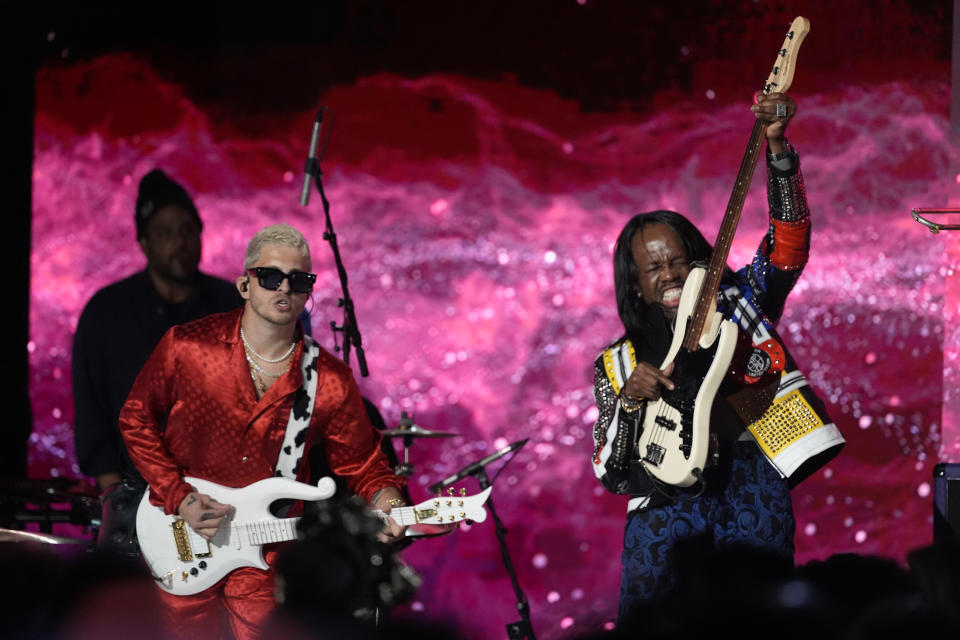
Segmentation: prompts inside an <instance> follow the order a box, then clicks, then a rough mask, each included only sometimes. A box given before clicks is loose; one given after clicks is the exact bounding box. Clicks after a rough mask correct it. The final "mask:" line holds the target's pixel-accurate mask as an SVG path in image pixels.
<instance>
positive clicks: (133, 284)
mask: <svg viewBox="0 0 960 640" xmlns="http://www.w3.org/2000/svg"><path fill="white" fill-rule="evenodd" d="M134 223H135V226H136V231H137V243H138V244H139V245H140V249H141V250H142V251H143V254H144V256H145V257H146V261H147V264H146V267H145V268H144V270H143V271H140V272H138V273H135V274H133V275H131V276H129V277H127V278H125V279H123V280H120V281H119V282H115V283H113V284H110V285H107V286H106V287H104V288H103V289H101V290H99V291H97V292H96V293H95V294H94V295H93V297H92V298H91V299H90V301H89V302H88V303H87V305H86V306H85V307H84V309H83V312H82V313H81V315H80V320H79V322H78V323H77V332H76V335H75V337H74V341H73V401H74V414H75V418H74V442H75V445H76V450H77V462H78V463H79V466H80V470H81V471H82V472H83V473H84V474H86V475H88V476H92V477H94V478H96V480H97V486H98V487H99V488H100V490H101V491H103V495H102V498H101V502H102V504H103V515H102V524H101V528H100V532H99V535H98V544H99V546H100V547H101V548H102V549H107V550H112V551H117V552H121V553H127V554H132V555H135V554H136V553H138V549H137V546H136V542H135V539H134V533H135V518H136V511H137V505H138V503H139V501H140V496H141V495H142V493H143V489H144V486H145V482H144V481H143V479H142V478H141V477H140V474H139V473H138V472H137V470H136V468H135V467H134V465H133V464H132V463H131V462H130V458H129V456H128V454H127V450H126V447H125V446H124V444H123V440H122V439H121V437H120V430H119V427H118V423H117V419H118V417H119V415H120V408H121V407H122V406H123V403H124V401H125V400H126V398H127V394H128V393H129V392H130V387H131V386H132V385H133V381H134V379H135V378H136V377H137V374H138V373H139V372H140V369H141V368H142V367H143V364H144V363H145V362H146V361H147V358H148V357H149V356H150V353H151V352H152V351H153V349H154V347H155V346H156V344H157V343H158V342H159V341H160V338H161V337H162V336H163V334H164V333H165V332H166V331H167V329H169V328H170V327H172V326H174V325H178V324H182V323H184V322H188V321H190V320H195V319H197V318H201V317H203V316H206V315H209V314H211V313H218V312H222V311H229V310H231V309H234V308H236V307H238V306H239V305H240V303H241V302H242V300H241V298H240V296H239V294H238V293H237V290H236V287H234V285H233V283H231V282H228V281H226V280H223V279H221V278H216V277H213V276H209V275H206V274H204V273H201V272H200V271H199V268H198V267H199V264H200V253H201V242H200V232H201V230H202V228H203V223H202V222H201V220H200V215H199V213H198V212H197V208H196V206H195V205H194V203H193V200H191V198H190V196H189V195H188V194H187V192H186V191H185V190H184V189H183V187H182V186H180V185H179V184H178V183H176V182H175V181H173V180H172V179H171V178H170V177H169V176H168V175H167V174H166V173H164V172H163V171H161V170H160V169H154V170H153V171H151V172H149V173H148V174H146V175H145V176H144V177H143V179H142V180H141V181H140V187H139V192H138V195H137V203H136V210H135V212H134Z"/></svg>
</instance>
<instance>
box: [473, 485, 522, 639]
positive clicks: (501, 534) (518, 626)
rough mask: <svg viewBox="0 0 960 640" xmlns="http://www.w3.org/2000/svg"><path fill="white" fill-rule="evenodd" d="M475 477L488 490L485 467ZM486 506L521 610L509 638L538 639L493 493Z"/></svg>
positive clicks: (508, 631)
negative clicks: (494, 502)
mask: <svg viewBox="0 0 960 640" xmlns="http://www.w3.org/2000/svg"><path fill="white" fill-rule="evenodd" d="M473 477H475V478H476V479H477V482H478V483H480V490H481V491H484V490H486V489H487V487H489V486H490V484H491V483H490V478H489V477H488V476H487V471H486V469H484V468H483V467H480V468H479V469H477V471H476V472H474V474H473ZM485 506H486V507H487V511H489V512H490V515H491V516H493V522H494V525H496V526H495V531H496V534H497V539H498V540H499V541H500V554H501V556H502V557H503V564H504V566H505V567H506V568H507V574H509V576H510V581H511V582H512V583H513V593H514V594H515V595H516V597H517V611H519V612H520V620H519V621H517V622H511V623H510V624H508V625H507V638H508V639H509V640H536V637H534V635H533V627H532V626H531V625H530V602H529V601H528V600H527V596H526V595H525V594H524V593H523V590H522V589H521V588H520V583H519V582H517V574H516V572H515V571H514V569H513V562H512V561H511V560H510V551H509V550H508V549H507V541H506V535H507V528H506V527H505V526H503V521H502V520H500V516H498V515H497V511H496V509H494V508H493V494H490V496H489V497H488V498H487V501H486V503H485Z"/></svg>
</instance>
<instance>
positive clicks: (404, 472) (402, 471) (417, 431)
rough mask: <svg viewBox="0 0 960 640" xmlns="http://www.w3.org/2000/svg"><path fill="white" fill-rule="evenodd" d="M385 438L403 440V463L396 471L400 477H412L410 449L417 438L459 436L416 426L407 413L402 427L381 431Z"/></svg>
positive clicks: (402, 415)
mask: <svg viewBox="0 0 960 640" xmlns="http://www.w3.org/2000/svg"><path fill="white" fill-rule="evenodd" d="M380 435H381V436H383V437H384V438H402V439H403V462H401V463H400V464H398V465H397V467H396V468H395V469H394V471H396V473H397V475H398V476H406V477H408V478H409V477H410V476H412V475H413V465H412V464H411V463H410V447H412V446H413V441H414V439H416V438H452V437H454V436H456V435H458V434H456V433H451V432H449V431H430V430H429V429H424V428H423V427H421V426H419V425H417V424H414V422H413V418H411V417H410V415H409V414H407V412H406V411H404V412H402V413H401V414H400V426H398V427H395V428H393V429H384V430H382V431H380Z"/></svg>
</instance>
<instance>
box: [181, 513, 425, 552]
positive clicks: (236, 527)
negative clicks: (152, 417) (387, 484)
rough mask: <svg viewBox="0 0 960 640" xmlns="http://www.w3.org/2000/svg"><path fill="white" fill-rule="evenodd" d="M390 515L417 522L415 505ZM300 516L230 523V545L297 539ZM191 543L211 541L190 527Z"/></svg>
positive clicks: (399, 520) (196, 546) (401, 522)
mask: <svg viewBox="0 0 960 640" xmlns="http://www.w3.org/2000/svg"><path fill="white" fill-rule="evenodd" d="M371 513H373V514H374V515H375V516H377V517H378V518H380V519H382V520H386V517H387V516H386V514H385V513H384V512H383V511H379V510H377V511H372V512H371ZM390 516H391V517H392V518H393V519H394V520H395V521H396V522H397V524H399V525H400V526H401V527H408V526H410V525H412V524H417V522H418V520H417V513H416V508H415V507H395V508H394V509H392V510H391V511H390ZM299 522H300V518H268V519H264V520H251V521H248V522H233V523H231V525H230V542H229V543H228V544H229V545H230V546H238V547H239V546H261V545H265V544H271V543H274V542H287V541H289V540H296V539H297V524H298V523H299ZM190 544H191V546H192V547H193V549H194V550H198V549H207V548H208V546H209V543H208V542H207V540H206V539H205V538H204V537H203V536H201V535H200V534H198V533H197V532H196V531H194V530H193V529H190Z"/></svg>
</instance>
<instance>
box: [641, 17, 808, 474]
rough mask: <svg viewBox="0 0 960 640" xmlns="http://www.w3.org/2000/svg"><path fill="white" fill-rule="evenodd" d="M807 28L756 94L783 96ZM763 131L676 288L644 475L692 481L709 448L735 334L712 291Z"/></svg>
mask: <svg viewBox="0 0 960 640" xmlns="http://www.w3.org/2000/svg"><path fill="white" fill-rule="evenodd" d="M809 31H810V22H809V20H807V19H806V18H804V17H802V16H800V17H798V18H796V19H794V21H793V22H792V23H791V25H790V29H789V31H788V32H787V37H786V39H785V40H784V41H783V44H782V45H781V48H780V50H779V51H778V52H777V57H776V59H775V60H774V63H773V71H772V72H771V73H770V75H769V76H768V78H767V81H766V83H765V85H764V89H763V92H764V93H766V94H769V93H786V91H787V90H788V89H789V88H790V85H791V83H792V82H793V73H794V70H795V67H796V60H797V51H798V49H799V47H800V43H801V42H803V39H804V38H805V37H806V35H807V33H808V32H809ZM766 130H767V123H766V122H764V121H762V120H756V121H755V122H754V125H753V132H752V133H751V135H750V141H749V143H748V144H747V150H746V152H745V153H744V157H743V161H742V162H741V165H740V171H739V173H738V174H737V180H736V183H735V185H734V188H733V193H732V194H731V196H730V201H729V203H728V204H727V209H726V213H725V214H724V217H723V222H722V223H721V225H720V231H719V233H718V234H717V241H716V243H715V244H714V248H713V254H712V255H711V257H710V263H709V265H707V266H706V268H703V267H695V268H694V269H692V270H691V271H690V274H689V275H688V276H687V280H686V282H685V283H684V285H683V292H682V293H681V295H680V306H679V308H678V310H677V320H676V326H675V327H674V334H673V336H674V337H673V341H672V343H671V344H670V349H669V350H668V351H667V356H666V358H664V361H663V364H661V365H660V368H661V369H665V368H666V367H667V366H668V365H669V364H670V363H671V362H672V363H674V365H675V366H674V370H673V374H672V376H671V378H672V380H673V381H674V384H675V385H676V388H675V389H674V390H673V391H670V390H668V389H663V392H662V395H661V397H660V398H659V399H658V400H655V401H651V402H648V403H647V404H646V407H645V409H644V413H643V424H642V431H641V433H640V436H639V438H638V439H637V455H638V457H639V459H640V461H641V463H642V464H643V466H644V468H645V469H646V470H647V471H648V472H649V473H650V475H652V476H653V477H654V478H656V479H657V480H659V481H660V482H663V483H666V484H670V485H674V486H679V487H689V486H691V485H693V484H694V483H696V482H697V481H698V480H699V478H700V475H701V473H702V472H703V469H704V467H705V466H706V463H707V456H708V454H709V453H710V407H711V404H712V403H713V400H714V398H715V397H716V395H717V391H718V390H719V388H720V384H721V382H723V378H724V376H725V375H726V374H727V372H728V371H729V368H730V361H731V359H732V358H733V354H734V351H735V350H736V346H737V331H738V329H737V325H736V324H735V323H734V322H732V321H730V320H724V319H723V316H722V315H721V314H720V313H718V312H717V292H718V291H719V287H720V279H721V276H722V275H723V272H724V269H725V268H726V266H727V256H728V255H729V253H730V246H731V243H732V242H733V235H734V232H735V231H736V228H737V223H738V222H739V221H740V213H741V211H742V210H743V203H744V201H745V200H746V197H747V191H748V189H749V187H750V180H751V178H752V177H753V170H754V168H755V167H756V164H757V158H758V157H759V155H760V147H761V146H762V144H763V142H764V141H765V140H766Z"/></svg>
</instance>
